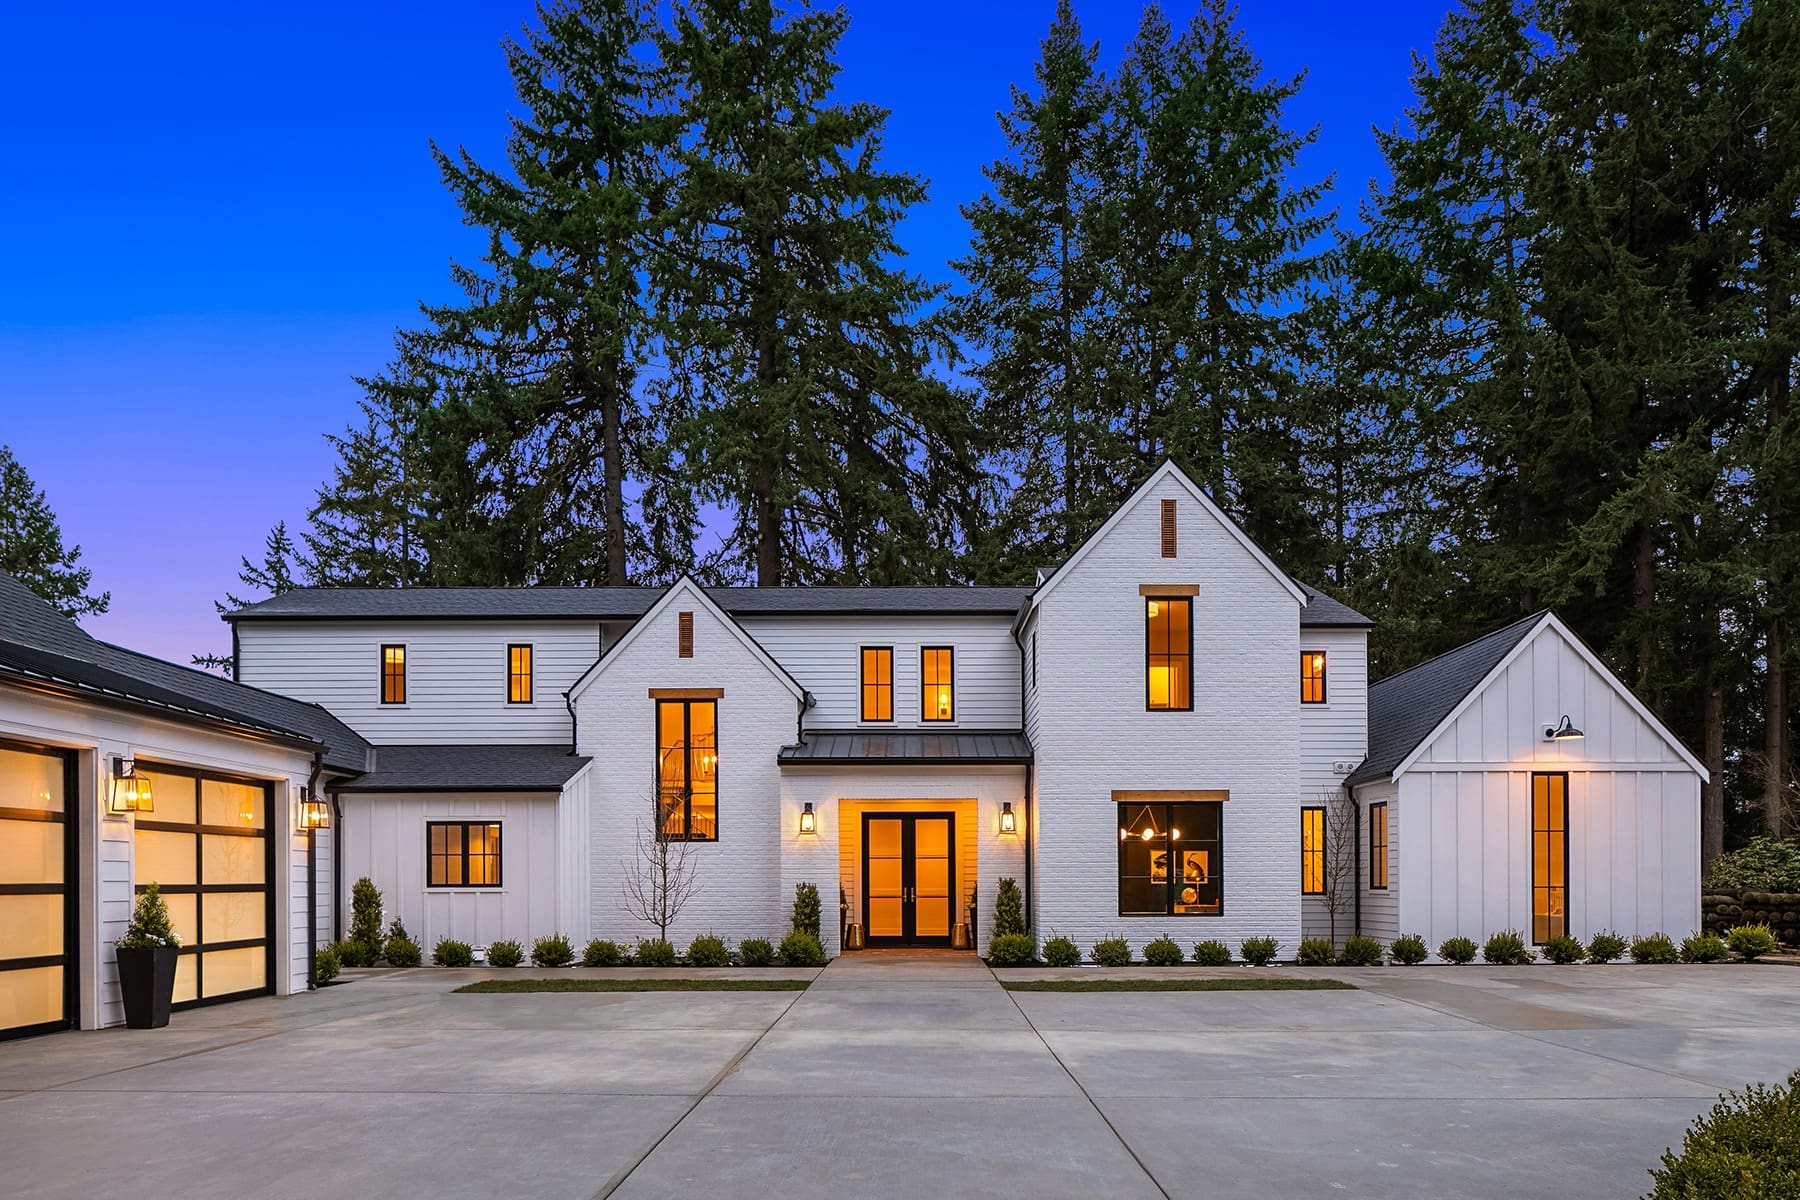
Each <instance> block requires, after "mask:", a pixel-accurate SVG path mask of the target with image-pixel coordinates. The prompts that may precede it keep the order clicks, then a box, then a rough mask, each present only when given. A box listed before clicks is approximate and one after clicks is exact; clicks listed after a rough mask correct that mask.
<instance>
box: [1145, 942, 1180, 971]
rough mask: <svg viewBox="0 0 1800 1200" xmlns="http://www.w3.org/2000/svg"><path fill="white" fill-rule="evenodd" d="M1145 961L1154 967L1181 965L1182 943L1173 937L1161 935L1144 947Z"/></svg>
mask: <svg viewBox="0 0 1800 1200" xmlns="http://www.w3.org/2000/svg"><path fill="white" fill-rule="evenodd" d="M1144 961H1145V962H1146V963H1148V964H1149V965H1150V966H1153V967H1178V966H1180V965H1181V944H1180V943H1179V942H1177V941H1176V940H1175V939H1174V938H1172V937H1159V938H1157V939H1156V940H1155V941H1153V942H1151V943H1149V944H1148V945H1146V946H1145V947H1144Z"/></svg>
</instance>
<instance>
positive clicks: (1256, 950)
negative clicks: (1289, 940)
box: [1238, 937, 1281, 967]
mask: <svg viewBox="0 0 1800 1200" xmlns="http://www.w3.org/2000/svg"><path fill="white" fill-rule="evenodd" d="M1280 951H1281V943H1280V942H1279V941H1277V940H1275V939H1274V938H1272V937H1253V938H1245V939H1244V944H1243V945H1241V946H1239V947H1238V953H1239V954H1241V955H1242V956H1243V958H1244V961H1245V962H1247V963H1249V964H1250V965H1251V966H1253V967H1266V966H1268V965H1269V964H1270V963H1272V962H1274V961H1275V955H1276V954H1278V953H1280Z"/></svg>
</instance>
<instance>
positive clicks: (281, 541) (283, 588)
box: [191, 521, 317, 679]
mask: <svg viewBox="0 0 1800 1200" xmlns="http://www.w3.org/2000/svg"><path fill="white" fill-rule="evenodd" d="M316 580H317V572H316V571H315V569H314V564H313V563H312V562H310V561H308V559H307V558H306V556H305V554H304V553H302V552H301V550H300V548H299V546H297V545H295V543H294V538H293V535H292V534H290V533H289V532H288V527H287V522H286V521H277V522H276V523H275V527H274V528H273V529H271V530H269V533H268V536H267V537H265V538H264V539H263V556H262V561H261V562H259V563H253V562H251V561H250V556H249V555H245V556H243V557H242V558H240V559H238V582H239V583H241V584H243V585H244V586H245V587H247V588H252V589H254V590H255V591H257V592H262V593H264V595H261V596H258V595H254V594H252V595H250V596H239V595H236V594H234V593H232V592H226V593H225V599H224V600H215V601H214V602H213V607H214V608H215V609H217V610H218V611H219V612H220V613H221V614H224V613H228V612H235V611H237V610H238V609H240V608H243V607H245V606H246V605H249V604H253V603H255V602H256V601H258V600H263V599H266V598H267V597H268V596H279V595H281V594H282V593H283V592H291V591H293V590H294V589H295V588H297V587H305V586H309V585H311V584H312V583H314V582H315V581H316ZM191 661H192V662H193V664H194V665H195V666H196V667H200V668H201V669H203V670H207V671H217V672H218V673H219V674H221V675H223V676H224V677H225V678H227V679H230V678H231V677H232V673H233V672H234V671H235V670H236V669H237V663H236V662H235V661H234V660H233V658H232V657H231V655H229V654H196V655H194V656H193V658H192V660H191Z"/></svg>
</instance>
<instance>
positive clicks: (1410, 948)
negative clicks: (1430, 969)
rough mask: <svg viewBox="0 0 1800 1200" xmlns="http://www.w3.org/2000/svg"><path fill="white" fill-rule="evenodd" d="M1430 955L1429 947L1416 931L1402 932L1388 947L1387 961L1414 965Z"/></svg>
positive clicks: (1405, 965) (1404, 965)
mask: <svg viewBox="0 0 1800 1200" xmlns="http://www.w3.org/2000/svg"><path fill="white" fill-rule="evenodd" d="M1430 957H1431V948H1430V947H1429V946H1427V945H1426V944H1425V939H1424V938H1422V937H1420V936H1419V935H1418V934H1416V933H1403V934H1401V935H1400V936H1399V937H1397V938H1395V939H1394V944H1393V945H1391V946H1389V947H1388V961H1389V962H1394V963H1398V964H1400V965H1401V966H1403V967H1416V966H1418V965H1419V964H1420V963H1422V962H1424V961H1425V960H1426V959H1427V958H1430Z"/></svg>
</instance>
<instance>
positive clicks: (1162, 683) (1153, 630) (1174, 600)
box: [1144, 596, 1194, 711]
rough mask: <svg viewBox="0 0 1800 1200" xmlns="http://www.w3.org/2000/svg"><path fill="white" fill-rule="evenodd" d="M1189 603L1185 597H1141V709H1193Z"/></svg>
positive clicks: (1190, 601)
mask: <svg viewBox="0 0 1800 1200" xmlns="http://www.w3.org/2000/svg"><path fill="white" fill-rule="evenodd" d="M1192 616H1193V601H1192V600H1190V599H1189V598H1188V597H1186V596H1147V597H1145V598H1144V632H1145V656H1146V661H1145V685H1146V688H1145V690H1146V702H1145V706H1146V707H1147V708H1150V709H1152V710H1174V711H1184V710H1187V709H1191V708H1193V707H1194V691H1193V662H1194V628H1193V620H1192Z"/></svg>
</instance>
